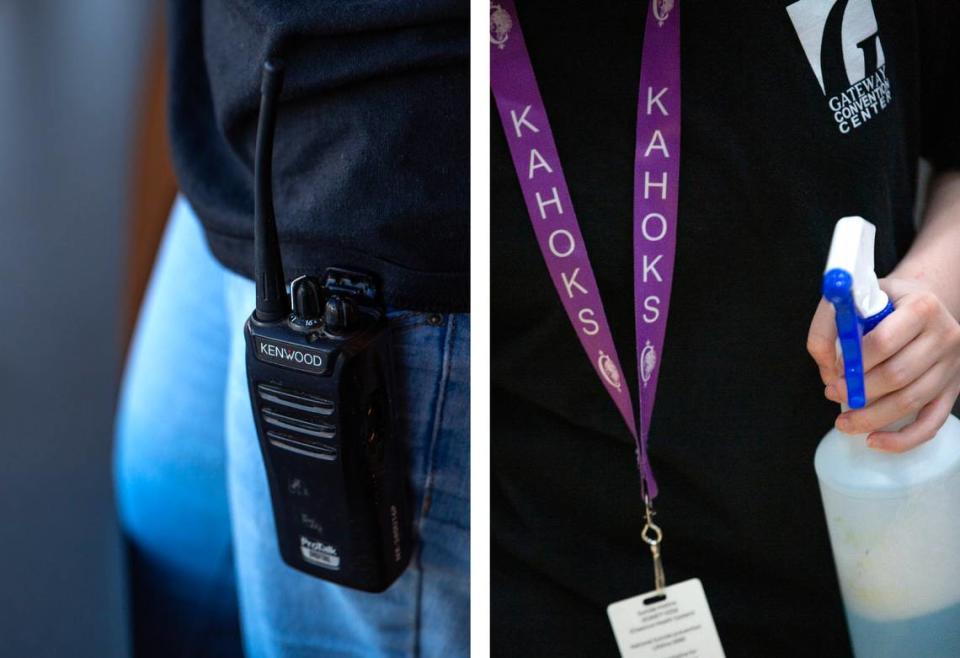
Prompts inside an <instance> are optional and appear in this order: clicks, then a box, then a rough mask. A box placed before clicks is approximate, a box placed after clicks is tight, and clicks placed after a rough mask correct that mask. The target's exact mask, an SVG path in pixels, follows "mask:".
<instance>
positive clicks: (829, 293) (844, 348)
mask: <svg viewBox="0 0 960 658" xmlns="http://www.w3.org/2000/svg"><path fill="white" fill-rule="evenodd" d="M823 297H824V298H825V299H826V300H827V301H828V302H830V303H831V304H833V308H834V310H835V311H836V324H837V337H838V338H839V340H840V351H841V352H842V353H843V374H844V378H845V379H846V380H847V404H848V405H849V407H850V408H851V409H862V408H863V407H865V406H866V404H867V395H866V392H865V390H864V385H863V346H862V341H863V337H864V336H865V335H866V334H868V333H870V331H872V330H873V329H874V328H875V327H876V326H877V325H878V324H880V321H881V320H883V319H884V318H885V317H887V316H888V315H890V314H891V313H893V304H892V303H891V302H890V301H887V305H886V306H885V307H884V308H883V310H882V311H880V312H879V313H875V314H874V315H871V316H869V317H867V318H863V317H861V316H860V313H859V311H858V310H857V305H856V304H855V303H854V301H853V275H852V274H850V272H847V271H846V270H841V269H832V270H828V271H827V272H826V273H825V274H824V275H823Z"/></svg>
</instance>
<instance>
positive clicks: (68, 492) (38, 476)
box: [0, 0, 151, 658]
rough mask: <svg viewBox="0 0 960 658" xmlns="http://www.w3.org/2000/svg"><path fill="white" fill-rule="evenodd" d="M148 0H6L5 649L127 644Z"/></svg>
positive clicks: (106, 654) (1, 16)
mask: <svg viewBox="0 0 960 658" xmlns="http://www.w3.org/2000/svg"><path fill="white" fill-rule="evenodd" d="M150 16H151V12H150V2H149V1H148V0H84V1H83V2H77V1H74V0H60V1H54V0H0V309H2V313H3V319H2V325H0V326H2V330H0V415H2V422H0V656H3V657H6V656H11V657H14V656H30V657H31V658H46V657H47V656H56V657H58V658H59V657H67V656H69V657H70V658H74V657H76V658H84V657H87V656H90V657H91V658H94V657H95V658H111V657H112V656H123V655H125V654H126V648H125V646H126V629H125V618H124V615H125V613H124V608H123V606H124V604H123V581H122V578H121V573H122V571H121V567H122V565H121V561H120V560H121V552H120V544H119V540H118V534H117V528H116V522H115V520H114V509H113V502H112V490H111V477H110V447H111V439H112V437H111V432H112V414H113V405H114V396H115V390H116V385H117V376H118V374H119V369H120V359H121V357H120V354H119V347H118V345H119V326H120V319H119V316H118V300H119V293H120V291H121V290H122V287H121V281H120V277H121V276H122V269H121V267H122V262H123V261H122V245H123V244H124V243H125V239H126V238H125V235H124V233H123V223H124V213H125V211H126V208H127V198H126V197H127V187H128V178H127V167H128V161H129V156H130V154H131V149H132V143H131V141H132V137H133V134H134V115H135V111H134V108H135V106H136V104H135V102H134V98H135V96H136V95H137V94H138V92H139V83H140V81H139V76H140V68H141V66H142V63H143V57H144V56H145V54H146V53H145V47H144V46H145V43H146V42H147V41H148V39H147V38H146V31H147V27H148V24H147V22H148V20H150Z"/></svg>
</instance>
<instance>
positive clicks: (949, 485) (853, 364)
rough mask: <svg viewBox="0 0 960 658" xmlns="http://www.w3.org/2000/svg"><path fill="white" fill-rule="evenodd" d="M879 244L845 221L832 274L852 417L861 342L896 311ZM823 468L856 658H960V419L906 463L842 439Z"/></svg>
mask: <svg viewBox="0 0 960 658" xmlns="http://www.w3.org/2000/svg"><path fill="white" fill-rule="evenodd" d="M874 233H875V228H874V227H873V225H872V224H870V223H869V222H866V221H865V220H863V219H861V218H859V217H845V218H844V219H842V220H840V221H839V222H838V223H837V227H836V229H835V230H834V237H833V243H832V245H831V249H830V257H829V259H828V261H827V270H826V273H825V274H824V296H825V297H826V298H827V299H828V300H829V301H830V302H832V303H833V304H834V307H835V309H836V311H837V331H838V335H839V339H838V342H839V343H840V348H841V351H842V353H843V360H844V371H845V377H846V380H847V387H848V391H849V395H848V399H849V402H850V406H851V407H855V408H856V407H863V406H864V405H865V403H866V400H865V397H864V389H863V368H862V360H861V353H860V341H861V338H862V335H863V334H864V333H866V332H867V331H869V330H870V329H872V328H873V327H874V326H876V325H877V324H878V323H879V322H880V321H881V320H882V319H883V317H885V316H886V315H888V314H889V313H890V312H893V307H892V306H890V304H889V301H888V300H887V298H886V295H884V293H883V292H882V291H881V290H880V288H879V286H878V285H877V279H876V275H875V274H874V273H873V238H874ZM910 420H912V419H904V420H903V421H901V422H900V423H897V425H903V424H905V423H907V422H909V421H910ZM814 465H815V468H816V471H817V477H818V478H819V480H820V493H821V495H822V497H823V507H824V511H825V513H826V517H827V526H828V528H829V531H830V543H831V546H832V548H833V557H834V561H835V563H836V567H837V575H838V577H839V580H840V588H841V592H842V594H843V602H844V606H845V608H846V613H847V622H848V625H849V628H850V636H851V641H852V643H853V648H854V653H855V654H856V656H857V658H958V657H960V420H958V419H957V418H956V417H954V416H950V417H949V418H948V419H947V422H946V423H945V424H944V426H943V427H942V428H941V429H940V431H939V432H938V433H937V435H936V436H935V437H934V438H933V439H931V440H930V441H928V442H926V443H923V444H921V445H920V446H918V447H916V448H914V449H912V450H909V451H907V452H905V453H901V454H893V453H885V452H880V451H878V450H874V449H872V448H868V447H867V445H866V437H865V436H864V435H856V436H854V435H848V434H844V433H842V432H840V431H839V430H836V429H833V430H831V431H830V432H828V433H827V435H826V436H825V437H824V438H823V440H822V441H821V442H820V445H819V447H818V448H817V453H816V457H815V459H814Z"/></svg>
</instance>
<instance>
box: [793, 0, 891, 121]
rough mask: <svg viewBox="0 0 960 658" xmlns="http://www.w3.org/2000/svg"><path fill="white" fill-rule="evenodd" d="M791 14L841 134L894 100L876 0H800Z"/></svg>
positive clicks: (874, 114)
mask: <svg viewBox="0 0 960 658" xmlns="http://www.w3.org/2000/svg"><path fill="white" fill-rule="evenodd" d="M787 14H788V15H789V16H790V21H791V22H792V23H793V27H794V29H795V30H796V31H797V37H798V38H799V39H800V45H801V46H803V52H804V53H805V54H806V56H807V61H808V62H809V63H810V68H811V69H813V74H814V75H815V76H816V78H817V82H818V83H820V89H821V90H822V91H823V93H824V95H825V96H826V97H827V106H828V107H829V109H830V111H831V112H832V114H833V118H834V121H836V123H837V128H838V129H839V130H840V132H841V133H849V132H850V131H851V130H853V129H855V128H859V127H860V126H862V125H863V124H865V123H866V122H868V121H870V120H871V119H872V118H873V117H875V116H876V115H877V114H879V113H880V111H882V110H883V109H884V108H885V107H887V105H889V104H890V101H891V99H892V96H893V94H892V90H891V88H890V80H889V78H887V70H886V56H885V55H884V52H883V46H882V45H881V44H880V33H879V28H878V26H877V17H876V14H874V11H873V3H872V0H797V2H794V3H793V4H791V5H788V6H787Z"/></svg>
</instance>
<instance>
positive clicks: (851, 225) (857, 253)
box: [824, 217, 889, 318]
mask: <svg viewBox="0 0 960 658" xmlns="http://www.w3.org/2000/svg"><path fill="white" fill-rule="evenodd" d="M876 234H877V228H876V227H875V226H874V225H873V224H871V223H870V222H868V221H867V220H865V219H864V218H863V217H844V218H843V219H841V220H840V221H838V222H837V225H836V227H835V228H834V229H833V241H832V242H831V243H830V255H829V256H828V257H827V267H826V268H825V269H824V272H829V271H830V270H837V269H839V270H844V271H845V272H848V273H849V274H850V275H851V276H852V277H853V303H854V304H855V305H856V307H857V311H859V312H860V316H861V317H864V318H868V317H870V316H872V315H876V314H877V313H880V312H881V311H883V309H884V308H886V306H887V302H888V301H889V300H888V298H887V294H886V293H885V292H883V291H882V290H880V284H879V283H878V281H877V275H876V273H875V272H874V271H873V241H874V237H875V236H876Z"/></svg>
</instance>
